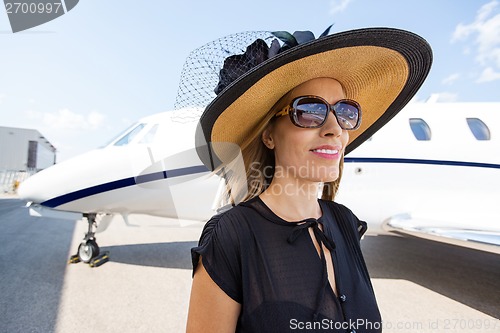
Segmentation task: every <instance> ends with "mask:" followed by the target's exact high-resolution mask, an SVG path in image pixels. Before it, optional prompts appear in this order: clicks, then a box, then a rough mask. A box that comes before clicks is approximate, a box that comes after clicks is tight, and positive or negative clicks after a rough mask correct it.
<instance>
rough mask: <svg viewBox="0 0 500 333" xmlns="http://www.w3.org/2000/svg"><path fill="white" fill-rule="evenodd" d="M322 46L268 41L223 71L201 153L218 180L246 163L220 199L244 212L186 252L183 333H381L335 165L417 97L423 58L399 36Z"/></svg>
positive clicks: (307, 37) (426, 52)
mask: <svg viewBox="0 0 500 333" xmlns="http://www.w3.org/2000/svg"><path fill="white" fill-rule="evenodd" d="M327 31H328V30H327ZM326 34H327V33H324V34H323V35H322V36H321V37H320V38H318V39H314V36H312V37H311V35H312V34H311V33H309V32H301V33H295V34H294V37H292V36H291V35H290V34H287V33H283V32H280V33H274V36H276V37H278V38H279V39H284V42H285V43H284V44H283V45H281V44H279V45H278V44H277V39H274V40H273V41H272V42H271V43H270V46H268V44H267V43H266V42H265V41H263V40H260V39H258V40H257V41H255V42H254V43H252V44H251V45H250V46H249V47H248V48H247V50H246V52H245V53H244V54H240V55H236V56H232V57H229V58H227V59H226V61H225V62H224V66H223V68H222V70H221V71H220V80H219V84H218V85H217V88H216V93H217V94H218V96H217V97H216V98H215V99H214V100H213V102H212V103H210V105H209V106H208V107H207V108H206V109H205V111H204V113H203V115H202V116H201V118H200V130H199V132H198V133H197V140H198V143H199V144H198V153H199V156H200V158H201V159H202V161H203V162H204V164H205V165H206V166H207V167H209V168H211V169H212V170H215V171H218V172H219V174H221V175H226V174H227V173H228V169H229V167H230V166H233V167H234V165H235V162H234V161H237V160H238V156H241V157H242V160H243V162H242V163H243V165H244V169H245V177H238V176H237V175H236V176H235V175H234V173H233V176H232V177H229V178H228V197H229V198H230V199H231V201H232V202H233V204H236V201H239V200H240V199H243V201H242V202H240V203H239V204H238V205H235V207H233V208H232V209H230V210H228V211H226V212H224V213H221V214H219V215H216V216H214V217H213V218H212V219H211V220H210V221H208V222H207V224H206V226H205V228H204V230H203V233H202V236H201V238H200V243H199V246H198V247H196V248H193V250H192V254H193V269H194V271H193V272H194V277H193V286H192V292H191V300H190V307H189V314H188V323H187V331H188V332H288V331H297V330H307V331H308V332H313V331H314V332H322V331H334V332H356V331H357V332H380V331H381V318H380V313H379V310H378V307H377V303H376V300H375V295H374V292H373V288H372V285H371V282H370V279H369V275H368V272H367V269H366V265H365V263H364V260H363V257H362V254H361V250H360V247H359V239H360V237H361V236H362V234H363V233H364V231H365V230H366V223H364V222H361V221H359V220H358V219H357V218H356V216H355V215H354V214H353V213H352V212H351V211H350V210H349V209H347V208H346V207H344V206H342V205H340V204H337V203H335V202H334V201H333V199H334V197H335V193H336V191H337V189H338V186H339V182H340V178H341V175H342V167H343V157H344V155H345V154H346V153H348V152H349V151H351V150H352V149H354V147H355V146H357V145H359V144H360V143H361V142H363V141H364V140H366V139H367V138H368V137H370V136H371V135H373V133H374V132H375V131H377V130H378V129H379V128H380V127H382V126H383V125H384V124H385V123H386V122H387V121H388V120H389V119H390V118H392V116H394V115H395V114H396V113H397V112H399V111H400V110H401V109H402V107H403V106H404V105H405V104H406V103H407V102H408V101H409V99H410V98H411V97H412V96H413V95H414V94H415V93H416V91H417V89H418V88H419V87H420V85H421V84H422V83H423V80H424V79H425V77H426V76H427V73H428V71H429V69H430V64H431V62H432V54H431V50H430V47H429V45H428V44H427V43H426V42H425V41H424V40H423V39H421V38H420V37H418V36H416V35H414V34H412V33H409V32H406V31H401V30H396V29H385V28H383V29H361V30H355V31H350V32H344V33H339V34H335V35H330V36H326ZM299 44H300V45H299ZM256 59H257V60H256ZM235 64H236V65H235ZM361 108H363V122H361ZM200 138H201V139H200ZM200 140H201V141H203V140H206V142H207V143H209V144H208V145H206V146H204V145H202V144H200V142H201V141H200ZM228 146H229V147H231V146H237V147H239V148H240V149H241V155H239V154H238V153H237V152H236V153H235V152H234V151H233V150H232V149H228ZM204 148H207V149H204ZM208 148H209V149H208ZM236 164H237V163H236ZM230 171H234V168H233V170H230ZM242 178H244V179H243V180H244V181H242ZM242 183H243V184H242ZM321 188H322V192H323V195H322V200H318V199H317V198H318V191H319V190H320V189H321Z"/></svg>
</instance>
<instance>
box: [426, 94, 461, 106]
mask: <svg viewBox="0 0 500 333" xmlns="http://www.w3.org/2000/svg"><path fill="white" fill-rule="evenodd" d="M433 95H434V94H433ZM435 95H437V96H436V101H437V102H440V103H454V102H456V101H458V94H455V93H451V92H440V93H437V94H435ZM431 96H432V95H431Z"/></svg>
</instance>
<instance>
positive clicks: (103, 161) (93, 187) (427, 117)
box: [18, 101, 500, 263]
mask: <svg viewBox="0 0 500 333" xmlns="http://www.w3.org/2000/svg"><path fill="white" fill-rule="evenodd" d="M201 112H202V109H201V108H184V109H180V110H174V111H168V112H163V113H159V114H155V115H152V116H149V117H146V118H143V119H140V120H139V121H138V122H137V123H135V124H134V125H132V126H131V127H130V128H128V129H127V130H125V131H124V132H123V133H122V134H120V135H118V136H117V137H116V138H114V139H113V140H111V141H110V142H109V144H107V145H106V146H104V147H103V148H100V149H96V150H93V151H90V152H88V153H85V154H83V155H80V156H77V157H75V158H72V159H70V160H67V161H64V162H62V163H59V164H56V165H54V166H51V167H49V168H47V169H45V170H43V171H41V172H39V173H37V174H35V175H33V176H32V177H30V178H28V179H27V180H26V181H24V182H23V183H22V184H21V186H20V188H19V190H18V194H19V196H20V197H21V198H22V199H24V200H26V201H27V206H28V207H29V209H30V213H31V214H32V215H36V216H51V217H57V218H65V219H71V220H75V219H83V220H86V221H87V223H88V231H87V233H86V234H85V237H84V239H83V240H82V243H81V244H80V245H79V248H78V251H77V254H76V255H75V256H73V257H75V258H76V259H77V261H83V262H86V263H89V262H92V261H93V260H95V259H96V258H99V246H98V245H97V242H96V238H95V233H96V232H100V231H103V230H105V229H106V227H107V226H108V225H109V223H110V221H111V219H112V218H113V217H114V216H116V215H119V216H121V217H123V220H124V221H125V223H127V224H129V216H130V215H131V214H148V215H153V216H159V217H169V218H175V219H179V220H188V221H200V222H205V221H207V220H208V219H209V218H210V217H211V216H212V215H214V214H215V213H216V211H217V208H218V204H219V203H220V201H221V195H222V193H223V191H222V189H223V188H224V186H225V181H224V179H223V177H222V178H221V177H218V176H217V175H214V174H213V173H212V172H211V171H209V170H208V169H207V168H206V167H205V166H204V165H203V164H202V162H201V161H200V159H199V157H198V155H197V153H196V148H195V135H194V133H195V131H196V126H197V124H198V119H199V116H200V114H201ZM498 133H500V103H438V102H432V101H429V102H425V103H422V102H412V103H410V104H408V105H407V106H406V107H405V109H403V110H402V111H401V112H400V113H399V114H398V115H397V116H395V117H394V118H393V119H392V120H391V121H390V122H389V123H388V124H387V125H386V126H384V128H382V129H381V130H380V131H378V132H377V133H376V134H375V135H373V137H371V138H370V139H369V140H368V141H366V142H365V143H363V144H362V145H361V146H359V147H358V148H356V149H355V150H354V151H353V152H351V153H350V154H348V155H347V156H346V157H345V166H344V173H343V179H342V184H341V187H340V190H339V193H338V196H337V198H336V201H337V202H340V203H342V204H344V205H346V206H347V207H349V208H350V209H352V210H353V211H354V212H355V213H356V215H357V216H358V218H360V219H361V220H365V221H367V222H368V225H369V229H368V230H369V231H370V232H371V233H374V234H383V233H399V234H409V235H414V236H419V237H424V238H430V239H433V240H437V241H444V242H450V243H454V244H459V245H462V246H467V247H472V248H476V249H481V250H486V251H490V252H495V253H500V205H499V204H498V202H499V199H500V186H498V185H499V184H500V137H499V135H498ZM193 203H195V204H193Z"/></svg>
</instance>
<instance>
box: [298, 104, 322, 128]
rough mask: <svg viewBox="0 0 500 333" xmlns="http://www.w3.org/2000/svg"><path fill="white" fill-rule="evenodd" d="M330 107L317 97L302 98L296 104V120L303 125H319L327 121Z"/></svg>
mask: <svg viewBox="0 0 500 333" xmlns="http://www.w3.org/2000/svg"><path fill="white" fill-rule="evenodd" d="M328 109H329V107H328V106H327V105H326V104H325V103H324V102H323V101H321V100H318V99H316V98H301V99H299V100H297V101H296V105H295V115H294V119H295V122H296V123H297V124H298V125H299V126H302V127H319V126H321V125H323V123H324V122H325V118H326V115H327V114H328V111H329V110H328Z"/></svg>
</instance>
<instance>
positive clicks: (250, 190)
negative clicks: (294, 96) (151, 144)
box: [219, 89, 344, 206]
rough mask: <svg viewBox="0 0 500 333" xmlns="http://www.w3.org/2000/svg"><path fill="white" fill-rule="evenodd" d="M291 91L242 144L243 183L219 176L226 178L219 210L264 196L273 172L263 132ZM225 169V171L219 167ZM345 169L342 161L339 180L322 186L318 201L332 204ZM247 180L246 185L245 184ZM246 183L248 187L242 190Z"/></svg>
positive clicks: (270, 124) (272, 156) (273, 163)
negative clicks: (244, 177) (263, 139)
mask: <svg viewBox="0 0 500 333" xmlns="http://www.w3.org/2000/svg"><path fill="white" fill-rule="evenodd" d="M292 91H293V89H292V90H290V91H289V92H288V93H286V94H285V95H284V96H283V97H281V98H280V100H279V101H278V102H277V103H276V104H275V105H274V106H273V107H272V108H271V110H270V111H269V112H268V113H267V114H266V116H265V117H264V118H263V119H262V121H261V122H260V123H259V124H258V125H257V126H256V127H255V128H254V130H253V131H252V132H251V133H252V135H251V136H250V137H248V138H247V139H246V140H245V141H244V142H243V143H242V144H241V154H242V158H243V164H244V168H245V174H246V179H241V177H240V178H237V177H233V175H234V173H229V174H228V173H226V172H224V171H223V172H220V170H219V173H220V174H221V173H222V174H223V175H224V176H225V180H226V186H225V192H224V194H223V195H222V197H221V206H225V205H228V204H231V205H235V204H237V203H238V202H240V201H247V200H250V199H252V198H255V197H256V196H258V195H260V194H261V193H262V192H264V191H265V190H266V189H267V187H268V186H269V184H270V183H271V181H272V178H273V175H274V171H275V161H274V151H273V150H272V149H269V148H268V147H266V145H265V144H264V142H263V141H262V134H263V132H264V131H265V130H266V129H268V128H269V126H272V124H273V123H274V115H275V114H276V113H277V112H278V111H279V110H281V109H282V108H283V107H284V106H285V105H286V103H285V102H286V101H287V100H288V98H287V97H288V96H289V95H290V93H291V92H292ZM222 168H224V167H222ZM343 169H344V157H343V156H342V158H341V160H340V164H339V176H338V178H337V179H336V180H335V181H332V182H326V183H324V184H323V189H322V195H321V199H323V200H329V201H333V200H334V199H335V195H336V194H337V192H338V189H339V186H340V180H341V178H342V172H343ZM245 180H246V182H244V181H245ZM243 183H245V184H246V185H247V186H245V184H243Z"/></svg>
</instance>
